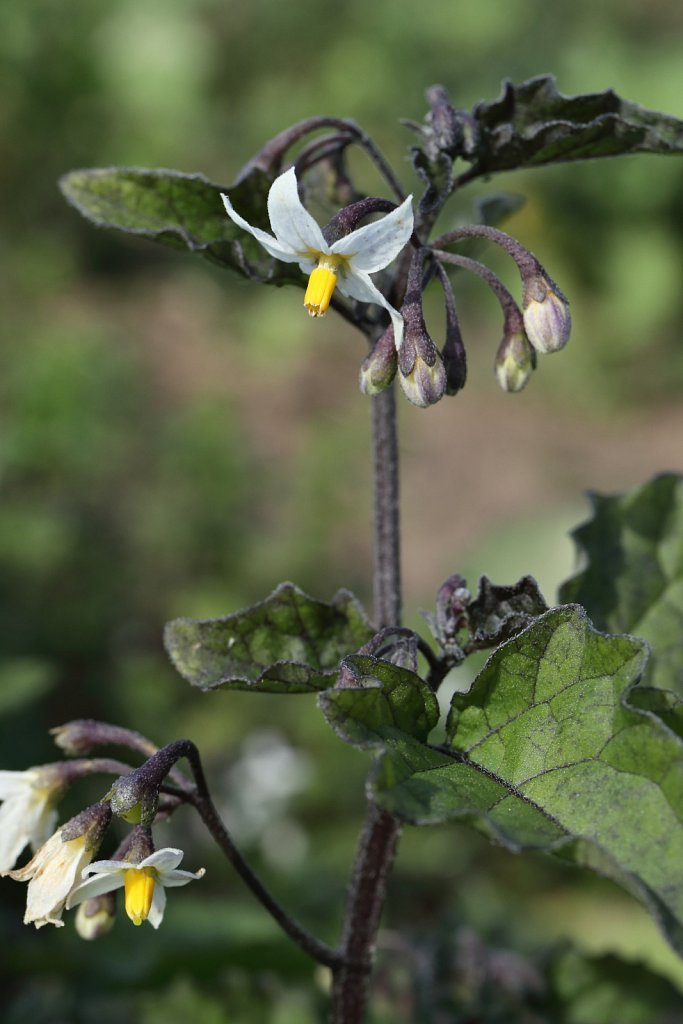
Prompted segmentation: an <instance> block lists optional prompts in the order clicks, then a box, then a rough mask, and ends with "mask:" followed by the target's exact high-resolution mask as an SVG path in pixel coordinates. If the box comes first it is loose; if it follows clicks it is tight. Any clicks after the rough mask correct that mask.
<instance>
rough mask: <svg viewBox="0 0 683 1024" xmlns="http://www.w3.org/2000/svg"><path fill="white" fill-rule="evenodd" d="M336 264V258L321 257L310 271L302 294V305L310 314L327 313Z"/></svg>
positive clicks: (334, 281)
mask: <svg viewBox="0 0 683 1024" xmlns="http://www.w3.org/2000/svg"><path fill="white" fill-rule="evenodd" d="M337 264H338V260H332V259H325V258H324V257H323V258H322V259H321V260H320V263H319V264H318V266H317V267H316V268H315V270H314V271H313V272H312V273H311V276H310V277H309V279H308V287H307V288H306V294H305V295H304V306H305V307H306V309H307V310H308V312H309V313H310V315H311V316H325V313H327V310H328V308H329V305H330V299H331V298H332V294H333V292H334V288H335V285H336V283H337V275H336V274H335V270H336V269H337Z"/></svg>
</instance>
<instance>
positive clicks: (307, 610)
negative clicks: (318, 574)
mask: <svg viewBox="0 0 683 1024" xmlns="http://www.w3.org/2000/svg"><path fill="white" fill-rule="evenodd" d="M373 632H374V631H373V629H372V627H371V626H370V624H369V622H368V620H367V618H366V616H365V612H364V611H363V609H362V607H361V605H360V604H359V602H358V601H357V600H356V598H355V597H354V596H353V594H351V593H349V592H348V591H346V590H340V591H339V592H338V593H337V594H335V596H334V597H333V598H332V600H331V601H330V603H329V604H328V603H326V602H324V601H318V600H316V599H315V598H313V597H309V596H308V594H305V593H304V592H303V590H299V588H298V587H295V586H294V584H292V583H282V584H280V586H279V587H277V588H276V590H274V591H273V593H272V594H271V595H270V596H269V597H267V598H266V599H265V601H261V602H259V603H258V604H255V605H253V606H252V607H251V608H245V609H243V610H242V611H239V612H235V613H234V614H233V615H226V616H224V617H223V618H217V619H175V620H174V621H173V622H169V623H168V625H167V626H166V630H165V633H164V642H165V644H166V650H167V651H168V653H169V655H170V658H171V661H172V662H173V664H174V665H175V667H176V668H177V670H178V671H179V672H180V674H181V675H182V676H183V677H184V678H185V679H187V680H188V682H190V683H192V685H193V686H198V687H199V688H200V689H202V690H215V689H237V690H257V691H261V692H266V693H309V692H312V691H317V690H321V689H324V688H326V687H328V686H330V685H331V684H332V682H333V681H334V680H335V679H336V677H337V675H338V672H339V665H340V662H341V660H342V658H344V657H345V655H347V654H349V653H350V652H353V651H355V650H357V649H358V648H359V647H361V646H362V645H363V644H365V643H367V642H368V640H370V638H371V637H372V635H373Z"/></svg>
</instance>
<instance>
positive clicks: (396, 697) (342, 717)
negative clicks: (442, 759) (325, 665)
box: [318, 654, 439, 747]
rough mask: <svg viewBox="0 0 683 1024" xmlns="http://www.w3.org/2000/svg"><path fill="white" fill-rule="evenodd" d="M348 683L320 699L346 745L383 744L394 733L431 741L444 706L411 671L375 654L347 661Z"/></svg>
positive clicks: (324, 711)
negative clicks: (441, 706) (441, 707)
mask: <svg viewBox="0 0 683 1024" xmlns="http://www.w3.org/2000/svg"><path fill="white" fill-rule="evenodd" d="M341 678H342V679H343V685H339V686H337V687H334V688H333V689H330V690H325V692H324V693H321V694H320V696H319V697H318V702H319V704H320V707H321V708H322V711H323V714H324V715H325V718H326V719H327V721H328V722H329V723H330V725H331V726H332V728H333V729H334V730H335V732H336V733H337V734H338V735H339V736H341V738H342V739H343V740H345V741H346V742H347V743H352V744H353V745H354V746H360V747H376V746H382V745H383V743H384V741H385V740H386V739H388V738H389V737H391V736H401V735H402V734H406V735H408V736H415V737H416V738H417V739H420V740H426V738H427V736H428V735H429V733H430V732H431V731H432V729H433V728H434V726H435V725H436V724H437V722H438V721H439V705H438V703H437V700H436V697H435V696H434V694H433V693H432V691H431V690H430V689H429V687H428V686H427V684H426V683H425V682H424V681H423V680H422V679H420V677H419V676H418V675H417V674H416V673H415V672H411V671H410V669H407V668H403V667H402V666H400V665H394V664H392V663H391V662H389V661H383V660H381V659H379V658H373V657H371V656H370V655H363V654H352V655H350V656H349V657H348V658H345V659H344V663H343V674H342V677H341Z"/></svg>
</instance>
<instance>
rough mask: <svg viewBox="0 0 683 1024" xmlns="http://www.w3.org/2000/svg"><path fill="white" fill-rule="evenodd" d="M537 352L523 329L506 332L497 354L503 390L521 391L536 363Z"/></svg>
mask: <svg viewBox="0 0 683 1024" xmlns="http://www.w3.org/2000/svg"><path fill="white" fill-rule="evenodd" d="M535 356H536V354H535V352H534V350H533V349H532V347H531V345H530V344H529V342H528V340H527V337H526V335H525V334H524V333H523V332H522V331H515V332H512V333H510V334H505V335H504V337H503V340H502V341H501V343H500V346H499V348H498V352H497V354H496V365H495V370H496V379H497V380H498V383H499V384H500V386H501V388H502V389H503V391H512V392H514V391H521V390H522V388H524V387H526V385H527V384H528V382H529V378H530V377H531V374H532V372H533V370H534V367H535V365H536V358H535Z"/></svg>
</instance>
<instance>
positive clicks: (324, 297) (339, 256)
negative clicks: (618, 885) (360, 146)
mask: <svg viewBox="0 0 683 1024" xmlns="http://www.w3.org/2000/svg"><path fill="white" fill-rule="evenodd" d="M222 198H223V203H224V205H225V209H226V212H227V214H228V216H229V217H230V218H231V219H232V220H233V222H234V223H235V224H237V226H238V227H240V228H242V229H243V230H244V231H247V232H249V234H251V235H252V236H253V237H254V238H255V239H256V240H257V241H258V242H259V243H260V245H262V246H263V248H264V249H265V250H266V252H268V253H269V255H271V256H272V257H274V258H275V259H277V260H282V261H284V262H286V263H298V265H299V267H300V269H301V270H302V272H303V273H304V274H308V275H309V277H308V284H307V287H306V291H305V295H304V306H305V308H306V309H307V310H308V312H309V313H310V315H311V316H314V317H321V316H324V315H325V313H326V312H327V310H328V308H329V306H330V304H331V303H332V302H333V297H334V293H335V289H338V291H339V292H340V294H341V295H342V296H344V297H346V298H348V299H354V300H356V301H358V302H362V303H374V304H375V305H378V306H380V307H382V308H383V309H384V310H385V311H386V313H388V315H389V321H390V323H389V326H388V327H387V328H386V329H385V330H383V331H382V330H381V329H380V330H379V331H378V330H376V329H375V328H374V322H373V321H372V320H370V321H368V320H367V319H366V320H365V321H364V323H365V327H364V329H365V330H366V333H368V336H369V337H371V338H374V341H373V346H372V349H371V352H370V354H369V356H368V357H367V359H365V361H364V362H363V364H362V366H361V371H360V386H361V390H362V391H364V392H365V393H366V394H369V395H376V394H378V393H379V392H380V391H382V390H384V389H385V388H387V387H389V386H390V385H391V383H392V381H393V379H394V377H395V376H397V375H398V379H399V382H400V384H401V387H402V389H403V392H404V394H405V395H406V397H407V398H408V399H409V400H410V401H411V402H412V403H413V404H414V405H417V406H422V407H425V406H429V405H433V404H434V403H435V402H438V401H439V400H440V399H441V398H442V396H443V395H444V394H451V395H452V394H455V393H456V392H457V391H458V390H460V388H461V387H462V386H463V384H464V382H465V376H466V360H465V349H464V345H463V342H462V335H461V332H460V326H459V323H458V317H457V312H456V308H455V300H454V297H453V291H452V287H451V283H450V280H449V278H448V276H447V275H446V273H445V271H444V266H447V265H449V264H450V265H455V266H458V267H460V268H462V269H465V270H469V271H471V272H473V273H476V274H478V275H479V276H481V277H483V278H484V280H485V281H486V282H487V284H488V285H489V287H491V289H492V290H493V291H494V293H495V295H496V297H497V298H498V300H499V302H500V304H501V307H502V310H503V316H504V328H503V339H502V341H501V343H500V346H499V348H498V352H497V355H496V361H495V373H496V378H497V380H498V383H499V384H500V386H501V387H502V388H503V389H504V390H505V391H520V390H521V389H522V388H523V387H524V386H525V385H526V384H527V382H528V380H529V378H530V376H531V373H532V371H533V369H534V368H535V366H536V356H537V354H543V355H545V354H548V353H550V352H556V351H558V350H559V349H560V348H562V347H563V346H564V345H565V344H566V343H567V340H568V339H569V333H570V329H571V318H570V315H569V303H568V301H567V299H566V297H565V296H564V295H563V294H562V292H561V291H560V289H559V287H558V286H557V285H556V284H555V282H554V281H553V280H552V278H551V277H550V276H549V275H548V274H547V272H546V271H545V270H544V268H543V267H542V266H541V264H540V263H539V262H538V260H537V259H536V258H535V257H534V256H533V255H532V254H531V253H530V252H529V251H528V250H527V249H525V248H524V247H523V246H522V245H520V244H519V243H518V242H517V241H516V240H515V239H513V238H511V237H510V236H509V235H506V234H504V232H502V231H497V230H496V229H495V228H490V227H487V226H485V225H470V226H468V227H466V228H461V229H457V230H455V231H451V232H449V233H447V234H445V235H443V236H441V238H439V239H437V240H436V241H434V242H432V243H421V242H420V241H419V239H418V238H417V237H416V233H415V223H414V218H413V211H412V205H411V204H412V196H408V197H407V198H405V199H403V201H402V202H401V203H400V204H399V205H394V204H391V203H388V201H387V200H379V199H377V200H372V199H368V200H365V203H363V202H357V203H355V204H352V206H349V207H346V208H345V209H344V210H342V211H340V213H339V214H337V216H336V217H335V218H334V220H333V221H330V223H329V224H328V225H326V227H324V228H321V227H320V226H319V225H318V224H317V222H316V221H315V220H314V219H313V217H312V216H311V214H310V213H309V212H308V210H307V209H306V207H305V206H304V205H303V203H302V202H301V199H300V197H299V183H298V181H297V176H296V172H295V169H294V168H293V167H292V168H290V169H289V170H287V171H285V172H284V173H283V174H280V175H279V176H278V177H277V178H276V179H275V181H274V182H273V184H272V186H271V188H270V192H269V194H268V217H269V219H270V226H271V230H272V234H268V232H267V231H264V230H262V229H261V228H258V227H254V226H253V225H251V224H249V223H248V222H247V221H246V220H245V219H244V218H243V217H241V216H240V214H239V213H237V212H236V210H235V209H234V207H233V205H232V202H231V201H230V198H229V196H227V195H223V196H222ZM380 203H381V204H383V207H384V208H386V207H387V206H390V207H393V209H391V211H390V212H389V213H387V214H386V215H385V216H384V217H382V218H381V219H379V220H375V221H372V222H371V223H369V224H365V225H363V226H362V227H355V226H354V219H355V217H354V216H353V215H352V214H353V213H354V211H356V210H358V214H359V216H361V217H362V216H365V215H366V211H367V212H375V210H376V209H378V208H379V206H378V205H377V204H380ZM373 204H374V205H373ZM345 215H346V216H345ZM340 225H341V226H342V228H341V230H340ZM471 237H483V238H486V239H488V240H490V241H493V242H494V243H496V244H498V245H501V246H502V247H503V248H504V249H505V250H506V251H507V252H508V253H509V255H511V256H512V258H513V259H514V260H515V261H516V263H517V266H518V268H519V271H520V274H521V277H522V290H523V295H522V308H521V309H520V307H519V306H518V305H517V303H516V302H515V300H514V298H513V297H512V295H511V294H510V292H509V291H508V290H507V289H506V288H505V287H504V285H503V284H502V282H501V281H500V280H499V279H498V278H497V277H496V275H495V274H494V273H493V272H492V271H491V270H489V269H488V267H486V266H484V265H483V264H481V263H477V262H476V261H474V260H471V259H469V258H468V257H465V256H462V255H459V254H456V253H453V252H451V251H449V250H448V248H447V247H448V246H451V245H453V244H454V243H457V242H459V241H461V240H463V239H465V238H471ZM409 243H410V244H412V245H413V247H414V248H413V251H412V254H411V255H410V256H409V257H407V258H406V259H403V258H402V259H401V260H400V261H399V263H398V267H397V273H396V275H395V277H394V280H393V282H392V285H391V292H392V294H393V293H394V292H398V293H399V294H400V293H403V296H404V297H403V303H402V305H401V308H400V310H399V309H396V308H395V307H394V306H393V305H392V304H391V302H389V299H388V298H387V297H386V296H385V295H384V294H383V292H382V291H381V290H380V289H379V288H378V287H377V285H376V284H375V283H374V282H373V281H372V280H371V277H370V275H371V274H376V273H378V272H379V271H381V270H384V269H386V268H387V267H388V266H389V265H390V264H391V263H392V262H393V261H394V260H396V259H397V257H399V256H401V255H402V253H404V251H405V250H406V247H407V246H408V245H409ZM435 276H436V277H438V280H439V283H440V284H441V288H442V290H443V296H444V304H445V310H446V337H445V340H444V343H443V345H442V347H441V349H440V350H439V348H438V346H437V345H436V344H435V342H434V341H433V339H432V338H431V337H430V335H429V333H428V331H427V327H426V323H425V318H424V314H423V308H422V295H423V291H424V288H425V287H426V285H427V284H428V283H429V282H430V280H432V279H433V278H434V277H435ZM346 312H347V315H348V310H347V311H346ZM352 318H353V317H352ZM356 322H358V323H359V324H360V323H361V318H360V317H358V316H356Z"/></svg>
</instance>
